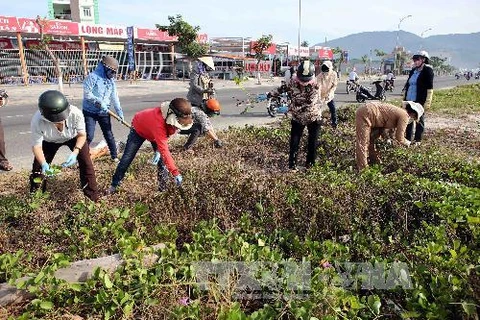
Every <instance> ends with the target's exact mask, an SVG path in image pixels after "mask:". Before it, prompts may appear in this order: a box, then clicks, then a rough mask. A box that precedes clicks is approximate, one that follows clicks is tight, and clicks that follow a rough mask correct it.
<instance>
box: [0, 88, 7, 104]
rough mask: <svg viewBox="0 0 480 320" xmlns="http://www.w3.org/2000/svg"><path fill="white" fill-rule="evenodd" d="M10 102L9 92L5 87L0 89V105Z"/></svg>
mask: <svg viewBox="0 0 480 320" xmlns="http://www.w3.org/2000/svg"><path fill="white" fill-rule="evenodd" d="M7 103H8V94H7V91H6V90H4V89H0V107H4V106H6V105H7Z"/></svg>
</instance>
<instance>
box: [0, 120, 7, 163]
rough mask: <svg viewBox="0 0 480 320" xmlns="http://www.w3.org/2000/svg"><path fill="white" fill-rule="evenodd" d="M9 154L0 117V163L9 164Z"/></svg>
mask: <svg viewBox="0 0 480 320" xmlns="http://www.w3.org/2000/svg"><path fill="white" fill-rule="evenodd" d="M7 163H8V160H7V156H6V151H5V133H4V132H3V125H2V119H0V164H7Z"/></svg>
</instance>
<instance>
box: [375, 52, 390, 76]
mask: <svg viewBox="0 0 480 320" xmlns="http://www.w3.org/2000/svg"><path fill="white" fill-rule="evenodd" d="M375 55H376V56H377V57H379V58H380V72H383V64H384V63H385V57H386V56H387V55H388V54H387V53H386V52H385V51H383V50H380V49H375Z"/></svg>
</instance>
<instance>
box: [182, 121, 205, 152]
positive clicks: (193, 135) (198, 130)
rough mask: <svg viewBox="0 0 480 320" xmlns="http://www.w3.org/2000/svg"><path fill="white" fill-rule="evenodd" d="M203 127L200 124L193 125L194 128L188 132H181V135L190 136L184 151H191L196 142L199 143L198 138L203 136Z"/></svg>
mask: <svg viewBox="0 0 480 320" xmlns="http://www.w3.org/2000/svg"><path fill="white" fill-rule="evenodd" d="M202 131H203V130H202V125H201V124H200V123H195V122H194V123H193V125H192V127H191V128H190V129H188V130H180V134H188V135H189V136H188V139H187V142H185V144H184V145H183V149H184V150H189V149H190V148H191V147H193V145H194V144H195V142H196V141H197V139H198V137H200V136H201V135H202Z"/></svg>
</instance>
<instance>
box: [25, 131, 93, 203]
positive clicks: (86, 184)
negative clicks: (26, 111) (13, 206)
mask: <svg viewBox="0 0 480 320" xmlns="http://www.w3.org/2000/svg"><path fill="white" fill-rule="evenodd" d="M76 142H77V138H73V139H71V140H68V141H66V142H64V143H53V142H47V141H43V142H42V149H43V154H44V155H45V160H46V161H47V163H49V164H51V163H52V161H53V158H54V157H55V154H57V151H58V149H59V148H60V147H61V146H67V147H68V148H69V149H70V150H72V151H73V149H74V148H75V143H76ZM77 161H78V167H79V168H80V188H82V190H83V193H84V194H85V196H87V197H88V198H89V199H91V200H93V201H96V200H98V198H99V192H98V186H97V179H96V177H95V170H94V168H93V162H92V160H91V159H90V149H89V147H88V144H87V143H85V144H84V145H83V147H82V149H80V151H79V153H78V156H77ZM36 178H40V179H41V180H42V182H41V183H38V182H35V179H36ZM46 182H47V181H46V179H45V176H44V175H43V174H42V165H41V164H40V163H39V162H38V161H37V159H36V158H34V160H33V167H32V173H31V174H30V192H35V191H36V190H37V189H39V188H40V187H42V191H44V192H45V190H46V187H47V186H46Z"/></svg>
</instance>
